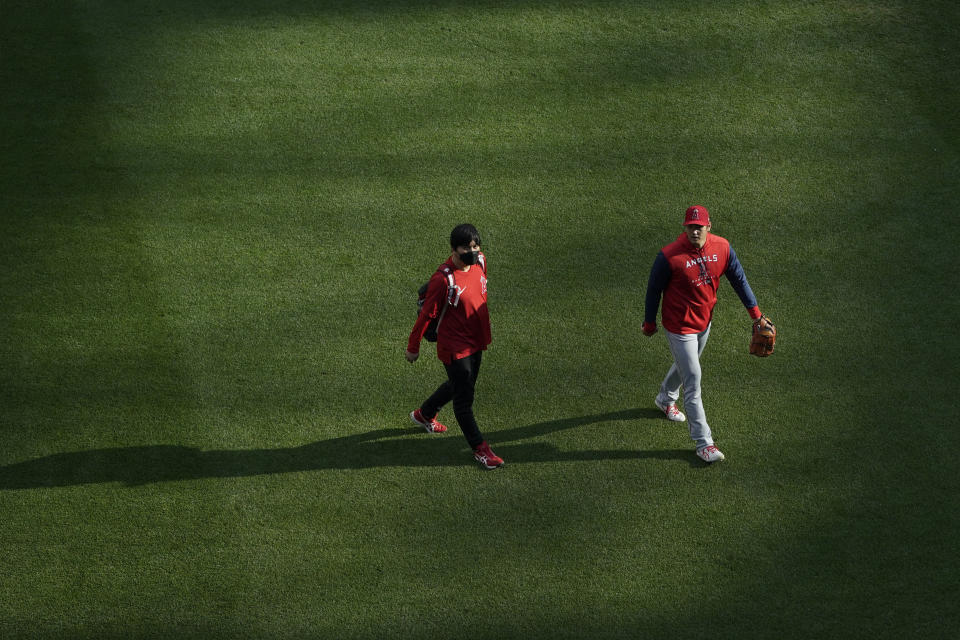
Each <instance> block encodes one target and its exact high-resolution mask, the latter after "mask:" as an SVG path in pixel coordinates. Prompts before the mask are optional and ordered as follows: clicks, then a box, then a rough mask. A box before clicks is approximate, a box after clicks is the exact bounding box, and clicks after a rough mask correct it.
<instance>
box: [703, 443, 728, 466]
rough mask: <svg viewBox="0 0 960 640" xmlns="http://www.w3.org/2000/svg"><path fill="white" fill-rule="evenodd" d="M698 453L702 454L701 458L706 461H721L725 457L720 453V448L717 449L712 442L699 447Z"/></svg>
mask: <svg viewBox="0 0 960 640" xmlns="http://www.w3.org/2000/svg"><path fill="white" fill-rule="evenodd" d="M697 455H698V456H700V459H701V460H703V461H704V462H720V461H721V460H723V459H724V455H723V454H722V453H720V449H717V448H716V447H715V446H713V445H712V444H711V445H707V446H706V447H702V448H700V449H697Z"/></svg>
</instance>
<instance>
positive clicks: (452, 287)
mask: <svg viewBox="0 0 960 640" xmlns="http://www.w3.org/2000/svg"><path fill="white" fill-rule="evenodd" d="M450 248H451V249H452V253H451V254H450V258H449V259H447V261H446V262H444V263H443V264H442V265H440V267H438V268H437V270H436V272H434V274H433V276H432V277H431V278H430V282H429V283H428V284H427V292H426V295H425V297H424V302H423V307H421V309H420V314H419V315H418V316H417V321H416V322H415V323H414V325H413V330H412V331H410V338H409V339H408V340H407V353H406V357H407V362H416V361H417V358H419V357H420V342H421V340H423V336H424V334H425V333H426V332H427V327H428V325H429V324H430V322H431V321H432V320H434V319H436V318H439V326H438V328H437V357H438V358H439V359H440V361H441V362H443V366H444V367H445V368H446V370H447V381H446V382H444V383H443V384H441V385H440V386H439V387H438V388H437V390H436V391H434V392H433V395H431V396H430V397H429V398H427V399H426V400H425V401H424V402H423V404H421V405H420V408H418V409H416V410H414V411H412V412H410V419H411V420H413V421H414V422H416V423H417V424H419V425H420V426H422V427H423V428H424V429H426V430H427V432H429V433H443V432H444V431H446V430H447V428H446V427H445V426H444V425H442V424H440V423H439V422H437V420H436V417H437V413H438V412H439V411H440V408H441V407H443V406H444V405H445V404H447V403H448V402H450V401H451V400H452V401H453V413H454V415H455V416H456V418H457V423H458V424H459V425H460V430H461V431H463V435H464V437H465V438H466V439H467V443H468V444H469V445H470V447H471V448H472V449H473V457H474V459H475V460H476V461H477V462H479V463H480V465H481V466H482V467H483V468H485V469H495V468H497V467H499V466H502V465H503V459H502V458H500V457H499V456H497V455H496V454H495V453H494V452H493V451H491V450H490V445H488V444H487V442H486V440H484V438H483V434H482V433H480V427H479V426H478V425H477V421H476V419H475V418H474V415H473V396H474V389H475V387H476V384H477V374H478V373H479V372H480V361H481V357H482V354H483V352H484V351H485V350H486V349H487V345H489V344H490V313H489V311H488V310H487V260H486V256H485V255H484V254H483V253H481V252H480V234H479V233H478V232H477V229H476V227H474V226H473V225H472V224H461V225H458V226H457V227H454V229H453V231H452V232H451V233H450Z"/></svg>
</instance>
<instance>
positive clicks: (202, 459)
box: [0, 409, 701, 490]
mask: <svg viewBox="0 0 960 640" xmlns="http://www.w3.org/2000/svg"><path fill="white" fill-rule="evenodd" d="M658 415H659V412H656V411H652V410H644V409H633V410H626V411H617V412H612V413H605V414H597V415H591V416H583V417H579V418H567V419H562V420H552V421H548V422H540V423H536V424H531V425H526V426H523V427H517V428H514V429H508V430H505V431H500V432H497V433H496V434H495V435H491V440H492V441H495V443H496V446H495V449H496V451H498V452H499V453H500V454H501V455H503V456H504V458H505V459H506V460H507V462H508V464H510V465H514V464H527V463H550V462H577V461H599V460H642V459H656V460H683V461H687V462H688V463H690V465H691V466H694V467H696V466H701V465H700V463H699V461H698V460H697V459H696V458H695V457H694V456H693V454H692V452H691V451H689V450H661V451H634V450H628V449H620V450H581V451H564V450H561V449H558V448H557V447H556V446H554V445H552V444H550V443H549V442H542V441H536V442H524V443H517V444H505V443H511V442H516V441H518V440H526V439H528V438H540V437H543V436H546V435H549V434H551V433H555V432H557V431H563V430H566V429H573V428H577V427H582V426H585V425H589V424H594V423H598V422H608V421H618V420H635V419H643V418H649V417H657V416H658ZM465 449H466V444H465V442H464V441H463V439H462V437H461V436H460V434H459V431H458V430H457V429H456V428H453V429H451V432H450V434H449V435H448V436H446V437H436V436H430V435H427V434H425V433H423V432H422V431H419V430H418V429H417V428H415V427H413V426H411V427H410V428H393V429H377V430H374V431H366V432H364V433H358V434H354V435H350V436H343V437H340V438H331V439H329V440H319V441H317V442H312V443H310V444H307V445H303V446H300V447H289V448H280V449H240V450H232V451H231V450H212V451H203V450H200V449H197V448H194V447H183V446H176V445H147V446H140V447H118V448H111V449H94V450H89V451H75V452H70V453H57V454H54V455H50V456H46V457H43V458H37V459H35V460H27V461H25V462H18V463H14V464H10V465H6V466H3V467H0V490H14V489H34V488H40V487H66V486H75V485H84V484H96V483H104V482H122V483H124V484H127V485H130V486H136V485H144V484H150V483H155V482H169V481H176V480H196V479H202V478H234V477H246V476H257V475H269V474H278V473H291V472H297V471H318V470H323V469H366V468H376V467H403V466H410V467H440V466H467V465H473V461H472V460H471V459H470V456H469V455H467V452H466V451H465Z"/></svg>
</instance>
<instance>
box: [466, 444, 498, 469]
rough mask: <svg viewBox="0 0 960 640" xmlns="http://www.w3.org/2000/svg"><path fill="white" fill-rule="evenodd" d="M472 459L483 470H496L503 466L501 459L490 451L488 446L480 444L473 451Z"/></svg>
mask: <svg viewBox="0 0 960 640" xmlns="http://www.w3.org/2000/svg"><path fill="white" fill-rule="evenodd" d="M473 459H474V460H476V461H477V462H479V463H480V466H481V467H483V468H484V469H496V468H497V467H502V466H503V458H501V457H500V456H498V455H497V454H495V453H494V452H493V451H490V445H488V444H487V443H486V442H481V443H480V446H479V447H477V448H476V449H474V450H473Z"/></svg>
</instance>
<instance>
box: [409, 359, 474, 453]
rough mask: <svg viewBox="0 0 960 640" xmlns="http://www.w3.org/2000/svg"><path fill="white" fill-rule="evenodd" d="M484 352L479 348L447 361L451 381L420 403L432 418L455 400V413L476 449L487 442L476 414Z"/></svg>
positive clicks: (424, 411) (458, 422) (427, 416)
mask: <svg viewBox="0 0 960 640" xmlns="http://www.w3.org/2000/svg"><path fill="white" fill-rule="evenodd" d="M482 354H483V352H482V351H477V352H476V353H474V354H472V355H469V356H467V357H465V358H460V359H459V360H454V361H453V362H451V363H450V364H444V365H443V366H444V367H446V369H447V381H446V382H444V383H443V384H442V385H440V386H439V387H438V388H437V390H436V391H434V392H433V395H432V396H430V397H429V398H427V401H426V402H424V403H423V404H422V405H420V412H421V413H422V414H423V417H424V418H427V419H428V420H429V419H431V418H435V417H436V416H437V413H438V412H439V411H440V408H441V407H442V406H443V405H445V404H447V403H448V402H450V401H451V400H453V415H455V416H456V417H457V424H459V425H460V430H461V431H463V435H464V437H465V438H466V439H467V443H468V444H469V445H470V447H471V448H474V449H475V448H477V446H479V445H480V443H481V442H483V434H482V433H480V427H479V426H478V425H477V421H476V419H475V418H474V417H473V390H474V387H476V385H477V374H479V373H480V361H481V360H482Z"/></svg>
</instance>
